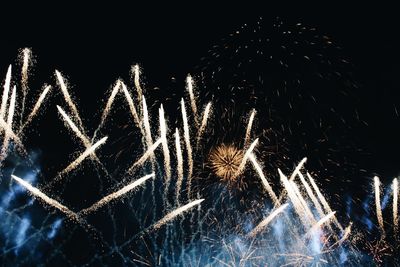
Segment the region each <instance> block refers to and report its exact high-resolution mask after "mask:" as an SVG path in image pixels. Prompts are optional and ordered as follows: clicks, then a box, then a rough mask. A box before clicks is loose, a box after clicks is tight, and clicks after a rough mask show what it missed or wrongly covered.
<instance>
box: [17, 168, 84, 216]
mask: <svg viewBox="0 0 400 267" xmlns="http://www.w3.org/2000/svg"><path fill="white" fill-rule="evenodd" d="M11 177H12V178H13V179H14V180H15V181H17V182H18V183H19V184H20V185H22V186H23V187H25V188H26V189H27V190H28V191H29V192H30V193H31V194H32V195H33V196H35V197H38V198H39V199H41V200H43V201H44V202H45V203H47V204H49V205H50V206H53V207H55V208H56V209H58V210H60V211H62V212H63V213H65V214H66V215H67V216H68V217H70V218H72V219H75V220H78V216H77V215H76V213H74V212H73V211H71V210H70V209H69V208H67V207H66V206H64V205H62V204H61V203H60V202H58V201H57V200H54V199H52V198H50V197H48V196H47V195H46V194H44V193H43V192H41V191H40V190H39V189H37V188H36V187H33V186H32V185H30V184H29V183H28V182H26V181H24V180H23V179H21V178H19V177H17V176H15V175H11Z"/></svg>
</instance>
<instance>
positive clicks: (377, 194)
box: [374, 176, 385, 235]
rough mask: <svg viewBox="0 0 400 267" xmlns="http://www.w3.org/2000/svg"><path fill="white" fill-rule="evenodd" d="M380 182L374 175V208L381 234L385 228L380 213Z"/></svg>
mask: <svg viewBox="0 0 400 267" xmlns="http://www.w3.org/2000/svg"><path fill="white" fill-rule="evenodd" d="M380 185H381V182H380V180H379V177H378V176H375V177H374V192H375V208H376V217H377V219H378V223H379V227H380V230H381V231H382V234H383V235H384V233H385V228H384V225H383V215H382V207H381V196H380V194H381V189H380Z"/></svg>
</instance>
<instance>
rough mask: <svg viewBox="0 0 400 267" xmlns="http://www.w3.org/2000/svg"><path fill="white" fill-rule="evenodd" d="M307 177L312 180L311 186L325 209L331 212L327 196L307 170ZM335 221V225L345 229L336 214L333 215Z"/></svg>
mask: <svg viewBox="0 0 400 267" xmlns="http://www.w3.org/2000/svg"><path fill="white" fill-rule="evenodd" d="M307 177H308V179H309V180H310V183H311V186H312V187H313V189H314V191H315V193H316V194H317V196H318V199H319V201H320V202H321V204H322V206H323V207H324V209H325V211H326V212H327V213H331V212H332V209H331V207H330V205H329V204H328V201H326V198H325V197H324V195H323V194H322V193H321V191H320V190H319V188H318V186H317V184H316V183H315V181H314V179H313V178H312V177H311V175H310V174H309V173H308V172H307ZM333 222H334V223H335V225H336V226H337V227H338V228H339V229H340V230H341V231H343V227H342V225H341V224H340V223H339V221H338V220H337V218H336V216H334V217H333Z"/></svg>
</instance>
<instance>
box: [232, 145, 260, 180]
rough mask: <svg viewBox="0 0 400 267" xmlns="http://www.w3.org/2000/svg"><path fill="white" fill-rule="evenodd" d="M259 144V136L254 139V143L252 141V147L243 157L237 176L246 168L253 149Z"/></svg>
mask: <svg viewBox="0 0 400 267" xmlns="http://www.w3.org/2000/svg"><path fill="white" fill-rule="evenodd" d="M257 144H258V138H257V139H256V140H254V141H253V143H251V145H250V147H249V148H248V149H247V150H246V153H244V156H243V159H242V161H241V162H240V164H239V167H238V169H237V171H236V174H235V176H238V175H239V174H240V173H241V172H242V171H243V170H244V167H245V166H246V163H247V160H248V159H249V157H250V155H251V154H252V153H253V150H254V148H255V147H256V145H257Z"/></svg>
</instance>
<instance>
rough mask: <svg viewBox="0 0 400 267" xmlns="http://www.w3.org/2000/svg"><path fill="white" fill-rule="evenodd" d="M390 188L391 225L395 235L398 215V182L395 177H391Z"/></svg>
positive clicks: (397, 226)
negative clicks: (391, 193)
mask: <svg viewBox="0 0 400 267" xmlns="http://www.w3.org/2000/svg"><path fill="white" fill-rule="evenodd" d="M392 190H393V227H394V234H395V235H396V236H397V232H398V228H399V217H398V198H399V182H398V181H397V178H394V179H393V184H392Z"/></svg>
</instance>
